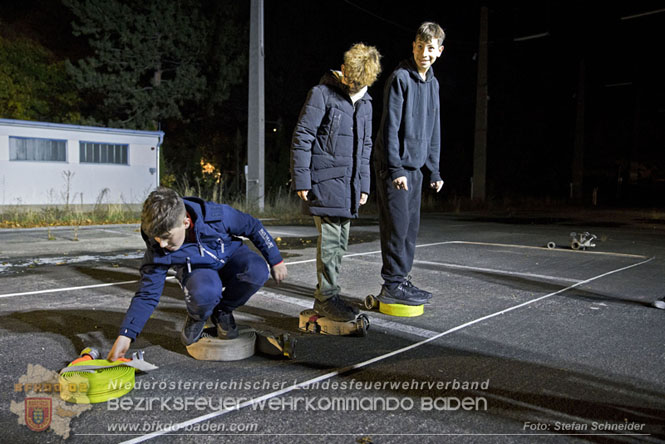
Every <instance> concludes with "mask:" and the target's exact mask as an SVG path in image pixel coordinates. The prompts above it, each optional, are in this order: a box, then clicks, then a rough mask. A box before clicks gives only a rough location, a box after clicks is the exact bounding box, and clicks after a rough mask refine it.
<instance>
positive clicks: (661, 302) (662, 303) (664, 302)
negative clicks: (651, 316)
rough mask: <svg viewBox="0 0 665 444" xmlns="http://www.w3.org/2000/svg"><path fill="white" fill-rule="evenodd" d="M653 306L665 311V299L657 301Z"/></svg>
mask: <svg viewBox="0 0 665 444" xmlns="http://www.w3.org/2000/svg"><path fill="white" fill-rule="evenodd" d="M651 306H652V307H655V308H660V309H661V310H665V298H661V299H656V300H655V301H653V302H652V303H651Z"/></svg>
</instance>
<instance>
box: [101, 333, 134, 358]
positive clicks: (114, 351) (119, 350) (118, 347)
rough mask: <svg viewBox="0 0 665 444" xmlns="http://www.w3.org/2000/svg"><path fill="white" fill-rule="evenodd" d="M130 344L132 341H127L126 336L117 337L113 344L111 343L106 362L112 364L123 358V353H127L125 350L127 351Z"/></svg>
mask: <svg viewBox="0 0 665 444" xmlns="http://www.w3.org/2000/svg"><path fill="white" fill-rule="evenodd" d="M131 343H132V340H131V339H129V338H128V337H127V336H123V335H120V336H118V338H117V339H116V340H115V343H113V347H111V351H110V352H109V354H108V356H107V357H106V360H107V361H111V362H113V361H117V360H118V359H120V358H124V357H125V353H127V350H129V345H130V344H131Z"/></svg>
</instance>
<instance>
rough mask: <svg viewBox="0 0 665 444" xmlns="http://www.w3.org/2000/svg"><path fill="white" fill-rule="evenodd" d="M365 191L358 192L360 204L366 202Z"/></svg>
mask: <svg viewBox="0 0 665 444" xmlns="http://www.w3.org/2000/svg"><path fill="white" fill-rule="evenodd" d="M367 197H368V196H367V193H360V205H365V204H366V203H367Z"/></svg>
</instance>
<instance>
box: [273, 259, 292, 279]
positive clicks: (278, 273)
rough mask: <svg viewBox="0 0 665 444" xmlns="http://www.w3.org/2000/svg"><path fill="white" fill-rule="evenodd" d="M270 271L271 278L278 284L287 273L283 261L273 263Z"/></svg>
mask: <svg viewBox="0 0 665 444" xmlns="http://www.w3.org/2000/svg"><path fill="white" fill-rule="evenodd" d="M270 273H271V274H272V278H273V279H274V280H275V282H277V283H278V284H279V283H280V282H282V281H283V280H284V279H286V276H287V275H288V274H289V273H288V272H287V271H286V264H284V262H280V263H279V264H277V265H273V266H272V267H271V269H270Z"/></svg>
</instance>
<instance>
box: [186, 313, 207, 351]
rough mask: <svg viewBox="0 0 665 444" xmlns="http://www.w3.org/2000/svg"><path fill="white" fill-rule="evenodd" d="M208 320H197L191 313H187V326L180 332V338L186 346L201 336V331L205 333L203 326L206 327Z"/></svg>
mask: <svg viewBox="0 0 665 444" xmlns="http://www.w3.org/2000/svg"><path fill="white" fill-rule="evenodd" d="M205 325H206V321H205V320H203V321H197V320H196V319H194V318H193V317H191V316H190V315H187V319H186V320H185V326H184V327H183V328H182V332H181V333H180V340H181V341H182V343H183V344H185V347H186V346H188V345H192V344H193V343H195V342H196V341H198V340H199V339H200V338H201V333H203V327H205Z"/></svg>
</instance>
